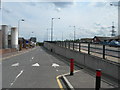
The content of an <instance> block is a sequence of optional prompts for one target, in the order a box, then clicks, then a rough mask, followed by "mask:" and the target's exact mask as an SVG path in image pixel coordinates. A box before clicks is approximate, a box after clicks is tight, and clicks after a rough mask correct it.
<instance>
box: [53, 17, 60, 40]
mask: <svg viewBox="0 0 120 90" xmlns="http://www.w3.org/2000/svg"><path fill="white" fill-rule="evenodd" d="M54 19H60V18H52V19H51V41H53V20H54Z"/></svg>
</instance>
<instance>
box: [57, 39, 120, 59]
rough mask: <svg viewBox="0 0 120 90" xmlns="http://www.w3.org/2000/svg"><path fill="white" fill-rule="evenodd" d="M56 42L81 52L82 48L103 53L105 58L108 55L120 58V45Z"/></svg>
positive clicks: (89, 51) (88, 51) (90, 51)
mask: <svg viewBox="0 0 120 90" xmlns="http://www.w3.org/2000/svg"><path fill="white" fill-rule="evenodd" d="M55 44H57V45H59V46H61V47H65V48H68V49H72V50H75V51H79V52H81V50H84V51H86V52H87V53H88V54H91V53H97V54H100V55H102V58H103V59H105V58H106V56H111V57H115V58H120V51H119V50H120V47H110V46H108V45H102V44H93V43H82V42H65V41H59V42H55Z"/></svg>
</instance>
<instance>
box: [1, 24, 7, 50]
mask: <svg viewBox="0 0 120 90" xmlns="http://www.w3.org/2000/svg"><path fill="white" fill-rule="evenodd" d="M2 48H3V49H6V48H8V26H7V25H2Z"/></svg>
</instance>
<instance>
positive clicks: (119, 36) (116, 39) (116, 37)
mask: <svg viewBox="0 0 120 90" xmlns="http://www.w3.org/2000/svg"><path fill="white" fill-rule="evenodd" d="M112 40H115V41H120V35H118V36H115V37H110V41H112Z"/></svg>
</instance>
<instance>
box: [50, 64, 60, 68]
mask: <svg viewBox="0 0 120 90" xmlns="http://www.w3.org/2000/svg"><path fill="white" fill-rule="evenodd" d="M59 66H60V65H58V64H56V63H53V64H52V67H54V68H56V67H59Z"/></svg>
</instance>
